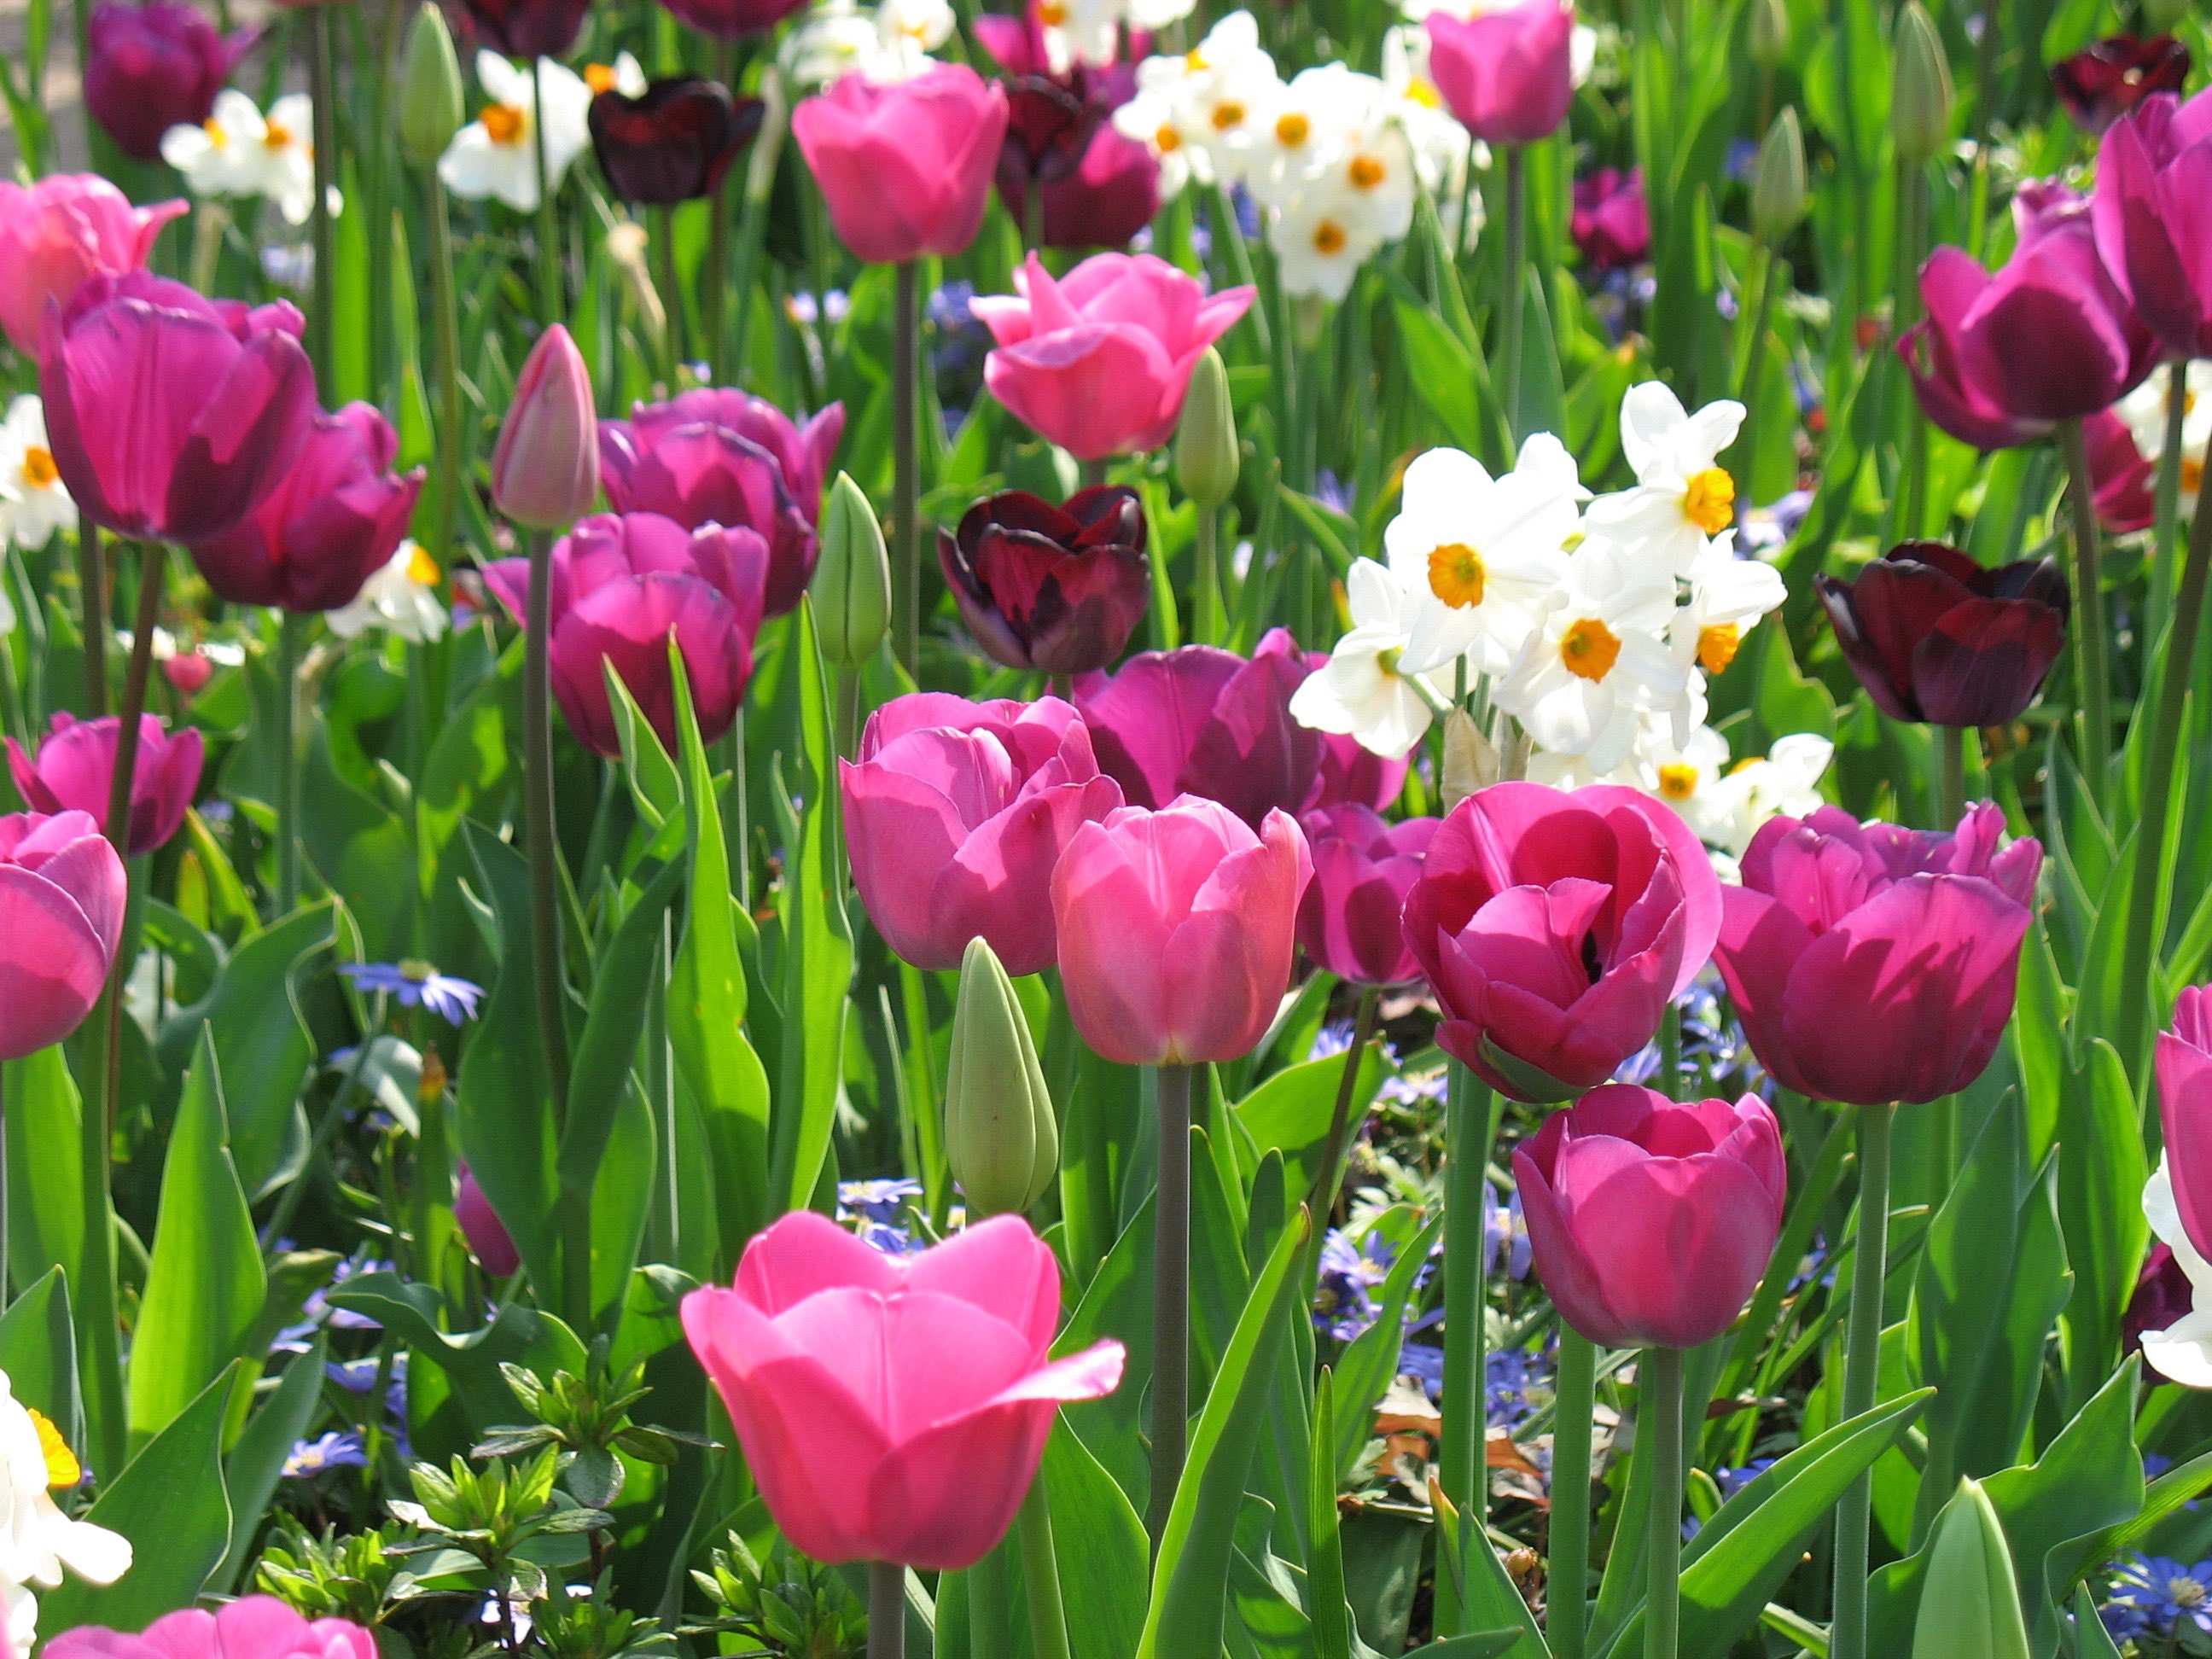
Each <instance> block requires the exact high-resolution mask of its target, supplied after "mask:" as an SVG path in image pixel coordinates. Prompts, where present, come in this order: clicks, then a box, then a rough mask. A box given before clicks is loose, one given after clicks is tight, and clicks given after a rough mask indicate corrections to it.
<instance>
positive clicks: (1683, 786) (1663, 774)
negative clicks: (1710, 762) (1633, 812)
mask: <svg viewBox="0 0 2212 1659" xmlns="http://www.w3.org/2000/svg"><path fill="white" fill-rule="evenodd" d="M1659 793H1661V794H1662V795H1664V796H1666V798H1667V799H1668V800H1687V799H1689V798H1690V797H1691V796H1692V795H1694V794H1696V793H1698V769H1697V768H1696V767H1694V766H1692V765H1691V764H1690V763H1688V762H1686V761H1669V762H1668V763H1667V764H1666V765H1664V766H1662V767H1661V768H1660V769H1659Z"/></svg>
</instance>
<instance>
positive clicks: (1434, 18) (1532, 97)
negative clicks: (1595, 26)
mask: <svg viewBox="0 0 2212 1659" xmlns="http://www.w3.org/2000/svg"><path fill="white" fill-rule="evenodd" d="M1428 30H1429V78H1430V79H1431V81H1433V82H1436V87H1437V92H1438V93H1439V94H1442V95H1443V100H1444V105H1445V106H1446V107H1447V108H1449V110H1450V111H1451V112H1452V113H1453V114H1454V115H1455V116H1457V117H1458V118H1459V122H1460V125H1462V126H1463V127H1465V128H1466V129H1467V130H1468V131H1469V132H1471V133H1473V134H1474V136H1475V137H1478V138H1480V139H1482V140H1483V141H1484V142H1485V143H1492V144H1533V143H1535V142H1536V141H1537V140H1539V139H1541V138H1548V137H1551V136H1552V135H1553V133H1554V132H1557V131H1559V127H1560V125H1561V124H1562V123H1564V122H1565V120H1566V118H1567V108H1568V106H1570V105H1571V104H1572V103H1573V102H1574V98H1575V84H1574V35H1575V9H1574V8H1573V6H1571V5H1570V4H1567V3H1565V0H1522V3H1520V4H1519V5H1516V6H1508V7H1506V8H1504V9H1503V10H1499V11H1485V12H1480V13H1478V14H1477V15H1475V16H1474V17H1472V18H1468V19H1462V18H1457V17H1455V16H1453V15H1451V13H1450V12H1449V11H1448V10H1439V11H1432V12H1431V13H1430V14H1429V17H1428Z"/></svg>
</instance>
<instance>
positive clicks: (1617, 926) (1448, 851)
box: [1405, 783, 1721, 1101]
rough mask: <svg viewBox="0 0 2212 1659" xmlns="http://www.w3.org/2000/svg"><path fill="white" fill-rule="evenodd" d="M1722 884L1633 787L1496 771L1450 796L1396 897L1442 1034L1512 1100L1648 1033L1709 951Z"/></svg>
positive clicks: (1565, 1082)
mask: <svg viewBox="0 0 2212 1659" xmlns="http://www.w3.org/2000/svg"><path fill="white" fill-rule="evenodd" d="M1720 924H1721V890H1720V883H1719V882H1718V881H1717V879H1716V878H1714V875H1713V870H1712V865H1711V862H1710V860H1707V858H1706V856H1705V848H1703V847H1702V846H1701V845H1700V844H1699V841H1698V838H1697V836H1695V835H1693V834H1692V833H1691V831H1690V829H1689V827H1688V826H1687V825H1686V824H1685V823H1683V822H1682V820H1681V819H1680V817H1677V816H1676V815H1675V814H1674V812H1673V811H1671V810H1670V809H1669V808H1668V807H1667V806H1666V805H1664V804H1663V803H1662V802H1660V801H1658V800H1656V799H1653V798H1652V797H1650V796H1649V795H1646V794H1644V793H1643V792H1641V791H1640V790H1635V789H1625V788H1620V787H1614V786H1612V785H1597V786H1594V787H1590V788H1587V789H1577V790H1575V791H1573V792H1572V793H1568V792H1565V791H1563V790H1559V789H1553V788H1550V787H1547V786H1545V785H1543V784H1538V783H1499V784H1492V786H1491V787H1489V788H1487V789H1482V790H1478V791H1477V792H1476V793H1474V794H1472V795H1470V796H1468V798H1467V799H1465V800H1463V801H1462V802H1461V803H1460V804H1459V805H1457V806H1455V807H1454V808H1453V809H1452V811H1451V813H1450V815H1449V817H1446V818H1445V819H1444V821H1443V826H1442V827H1441V828H1440V829H1437V833H1436V836H1435V837H1434V839H1432V840H1431V842H1429V851H1428V857H1427V859H1426V860H1425V863H1424V865H1423V867H1422V871H1421V877H1420V879H1419V880H1418V881H1417V882H1415V883H1414V884H1413V890H1412V891H1411V892H1410V893H1409V894H1407V898H1406V912H1405V928H1406V944H1407V947H1408V948H1409V949H1410V950H1411V951H1413V955H1414V957H1416V958H1417V959H1418V960H1419V963H1420V964H1421V971H1422V973H1423V974H1424V975H1425V976H1426V977H1427V979H1428V981H1429V984H1430V987H1431V988H1432V989H1433V990H1434V991H1435V993H1436V996H1437V1003H1438V1004H1439V1005H1440V1006H1441V1007H1442V1008H1443V1014H1444V1021H1443V1024H1442V1025H1440V1026H1438V1027H1437V1045H1438V1046H1439V1047H1440V1048H1443V1051H1444V1052H1445V1053H1446V1054H1451V1055H1453V1056H1455V1058H1457V1059H1459V1060H1463V1061H1464V1062H1466V1064H1467V1065H1468V1066H1469V1067H1471V1068H1472V1069H1473V1070H1474V1072H1475V1073H1476V1074H1477V1075H1478V1076H1480V1078H1481V1079H1482V1080H1483V1081H1484V1082H1486V1083H1487V1084H1488V1085H1490V1086H1491V1087H1492V1088H1493V1089H1496V1090H1498V1091H1500V1092H1501V1093H1504V1094H1507V1095H1510V1096H1512V1097H1514V1098H1515V1099H1516V1100H1532V1101H1541V1100H1564V1099H1566V1098H1567V1097H1570V1096H1571V1095H1573V1094H1576V1093H1577V1092H1578V1091H1582V1090H1584V1089H1589V1088H1594V1087H1595V1086H1596V1085H1599V1084H1601V1083H1603V1082H1604V1081H1606V1079H1608V1078H1610V1077H1611V1076H1612V1075H1613V1073H1614V1072H1615V1071H1616V1070H1618V1069H1619V1067H1620V1063H1621V1061H1623V1060H1626V1059H1627V1058H1628V1057H1629V1056H1630V1055H1631V1054H1634V1053H1635V1052H1636V1051H1637V1050H1638V1049H1639V1048H1642V1047H1644V1044H1645V1043H1647V1042H1650V1041H1651V1038H1652V1035H1653V1034H1654V1033H1655V1032H1656V1031H1657V1030H1658V1029H1659V1023H1660V1021H1661V1019H1662V1018H1664V1017H1665V1014H1666V1011H1667V1006H1668V1004H1669V1003H1671V1002H1672V1001H1673V1000H1674V999H1675V998H1676V997H1677V996H1680V994H1681V993H1682V990H1683V988H1684V987H1686V986H1687V985H1688V984H1689V982H1690V981H1692V979H1694V978H1696V977H1697V975H1698V972H1699V969H1702V968H1703V967H1704V966H1705V962H1706V959H1707V957H1709V956H1710V955H1711V951H1712V947H1713V939H1714V938H1715V936H1716V935H1717V933H1719V931H1720Z"/></svg>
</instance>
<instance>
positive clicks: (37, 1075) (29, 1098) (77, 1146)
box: [0, 1043, 84, 1423]
mask: <svg viewBox="0 0 2212 1659" xmlns="http://www.w3.org/2000/svg"><path fill="white" fill-rule="evenodd" d="M0 1088H4V1089H5V1091H6V1100H7V1111H6V1114H5V1118H6V1122H5V1127H6V1130H7V1139H8V1169H7V1178H8V1248H9V1262H10V1263H11V1264H12V1270H13V1272H14V1274H15V1279H16V1282H17V1283H19V1284H25V1285H29V1284H30V1282H31V1281H33V1280H34V1279H36V1278H37V1277H38V1276H39V1275H40V1274H43V1273H47V1272H49V1271H50V1270H52V1269H53V1268H56V1267H58V1268H60V1269H61V1270H62V1272H63V1273H64V1275H65V1276H66V1277H67V1278H68V1279H70V1280H72V1281H76V1280H81V1279H82V1278H83V1277H84V1174H83V1171H84V1151H83V1146H84V1135H83V1124H84V1119H83V1109H82V1102H81V1100H80V1099H79V1097H78V1095H77V1090H76V1079H74V1078H72V1077H71V1076H70V1068H69V1060H68V1057H67V1054H66V1052H65V1051H64V1048H63V1047H62V1045H61V1044H59V1043H56V1044H54V1045H53V1046H52V1048H41V1049H40V1050H39V1051H38V1052H37V1053H36V1054H26V1055H25V1056H24V1057H23V1058H22V1059H21V1060H9V1061H8V1062H7V1065H6V1068H5V1073H4V1081H0ZM4 1288H5V1287H0V1290H4ZM24 1294H25V1296H26V1297H27V1296H28V1295H29V1294H30V1291H29V1289H26V1291H25V1292H24ZM66 1299H67V1298H66V1297H64V1300H66ZM8 1369H9V1372H10V1373H11V1374H12V1373H13V1371H14V1369H15V1368H14V1367H13V1366H12V1365H10V1366H9V1368H8ZM42 1409H43V1408H42ZM47 1415H48V1416H50V1417H51V1416H52V1415H53V1414H52V1413H51V1412H49V1413H47ZM54 1421H56V1422H57V1423H58V1422H60V1421H61V1419H59V1418H58V1417H57V1418H54Z"/></svg>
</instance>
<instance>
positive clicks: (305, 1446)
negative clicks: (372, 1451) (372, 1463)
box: [284, 1429, 368, 1480]
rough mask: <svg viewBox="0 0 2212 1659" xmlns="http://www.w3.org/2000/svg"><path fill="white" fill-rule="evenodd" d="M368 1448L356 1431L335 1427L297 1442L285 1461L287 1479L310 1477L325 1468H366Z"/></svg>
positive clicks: (308, 1478) (320, 1472)
mask: <svg viewBox="0 0 2212 1659" xmlns="http://www.w3.org/2000/svg"><path fill="white" fill-rule="evenodd" d="M365 1468H368V1447H367V1446H366V1445H365V1444H363V1443H362V1437H361V1436H360V1435H359V1434H358V1433H356V1432H355V1431H353V1430H350V1429H348V1430H344V1431H338V1430H335V1429H334V1430H332V1431H331V1432H330V1433H328V1434H325V1435H323V1436H320V1437H318V1438H316V1439H313V1440H302V1441H299V1442H297V1443H295V1445H294V1446H293V1448H292V1455H290V1456H289V1457H288V1458H286V1459H285V1460H284V1478H285V1479H286V1480H312V1479H313V1477H314V1476H316V1475H319V1474H322V1473H323V1472H324V1471H325V1470H326V1469H365Z"/></svg>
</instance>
